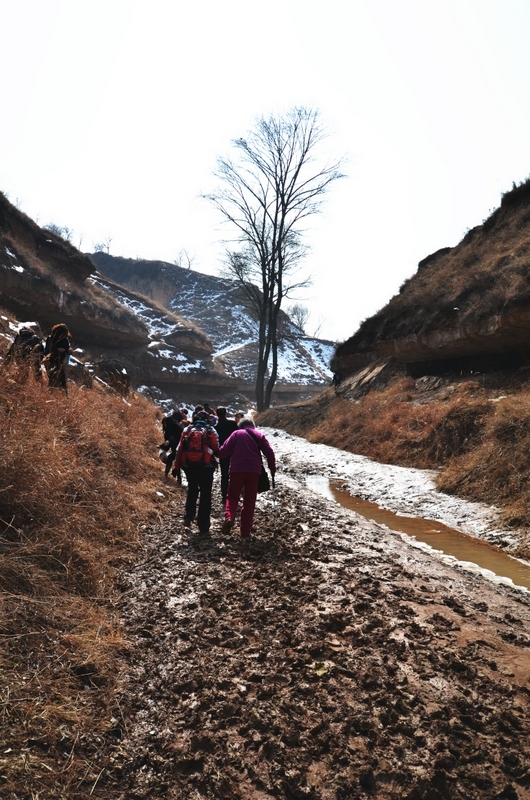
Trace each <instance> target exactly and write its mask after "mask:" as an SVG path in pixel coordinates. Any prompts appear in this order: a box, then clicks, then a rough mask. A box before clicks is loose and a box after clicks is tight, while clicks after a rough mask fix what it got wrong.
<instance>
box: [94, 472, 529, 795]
mask: <svg viewBox="0 0 530 800" xmlns="http://www.w3.org/2000/svg"><path fill="white" fill-rule="evenodd" d="M283 466H284V469H283V470H282V465H281V464H280V472H279V475H278V481H277V483H278V486H277V489H276V493H275V497H274V496H273V494H272V493H268V494H266V495H262V496H261V497H260V499H259V501H258V504H259V507H258V509H257V513H256V519H255V534H254V536H253V538H252V539H251V541H249V542H245V541H242V540H241V539H240V538H239V535H238V534H239V531H238V529H237V528H235V529H234V530H233V532H232V533H231V535H229V536H223V535H221V532H220V527H221V513H220V512H221V507H220V498H219V495H218V489H216V490H215V492H216V494H215V498H214V511H215V514H214V522H213V525H212V530H211V534H210V535H208V536H204V535H200V534H199V533H197V532H196V531H195V530H191V531H190V530H186V529H184V527H183V524H182V510H183V501H184V490H179V489H178V488H177V487H176V485H175V484H174V483H173V484H166V485H163V486H162V487H161V489H162V491H163V493H164V494H165V496H166V497H167V498H168V500H167V513H166V516H165V519H164V522H163V524H159V525H157V526H155V527H152V528H151V529H149V530H147V531H146V547H145V552H144V554H143V557H142V559H141V560H140V561H139V562H138V563H137V565H136V566H135V567H134V569H132V570H130V571H129V572H128V573H127V574H126V575H124V576H123V579H122V585H121V591H122V599H121V617H122V622H123V626H124V630H125V634H126V636H127V637H128V640H129V642H130V650H129V654H128V656H127V659H126V663H124V665H123V675H122V678H121V691H120V696H119V709H120V714H119V716H120V719H116V720H114V721H115V723H116V728H115V732H116V743H115V745H114V746H113V747H112V748H111V753H110V754H109V763H108V765H107V768H106V769H105V770H104V772H103V773H102V775H101V780H100V782H99V783H98V786H97V787H95V794H96V795H97V796H101V797H103V796H104V797H106V798H112V799H113V800H118V799H119V800H139V799H140V798H167V800H181V799H182V800H184V799H186V800H188V799H189V800H199V798H212V799H213V798H234V799H237V798H241V799H243V798H244V800H267V799H268V798H286V799H287V800H291V798H311V800H335V799H337V800H338V799H339V798H372V797H375V798H381V800H384V799H385V798H407V799H408V800H438V799H439V798H450V799H451V800H459V799H460V798H466V800H472V798H481V799H483V798H504V799H505V800H515V799H516V798H520V800H524V799H525V798H526V799H527V798H530V743H529V738H528V734H529V731H530V682H529V679H530V635H529V633H530V600H529V595H528V594H525V593H523V592H521V591H519V590H517V589H514V588H510V587H506V586H494V585H493V584H490V583H488V582H487V581H486V580H485V579H484V578H483V577H481V576H479V575H471V574H468V573H464V572H461V571H459V570H458V569H457V568H455V567H453V568H451V567H448V566H446V565H444V564H442V563H440V562H436V561H435V560H433V559H432V557H429V555H428V554H426V553H424V552H422V551H420V550H418V549H415V548H413V547H411V546H410V545H407V544H406V543H405V542H403V541H402V539H401V538H400V537H399V536H397V535H394V534H392V533H391V532H390V531H388V530H387V529H385V528H383V527H382V526H379V525H376V524H374V523H370V522H368V521H365V520H362V519H361V518H359V517H358V516H356V515H355V514H354V513H352V512H348V511H346V510H342V509H340V508H339V507H338V506H337V505H334V504H332V503H331V502H329V501H326V500H325V499H324V498H320V497H319V496H317V495H315V494H313V493H311V492H310V491H308V490H307V489H306V488H305V487H303V484H302V482H301V477H302V475H303V465H293V464H292V463H291V464H290V465H289V466H288V467H287V465H283Z"/></svg>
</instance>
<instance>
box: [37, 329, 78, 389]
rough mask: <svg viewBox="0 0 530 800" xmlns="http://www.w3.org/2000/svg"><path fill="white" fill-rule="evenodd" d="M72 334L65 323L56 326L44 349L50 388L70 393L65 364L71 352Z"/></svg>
mask: <svg viewBox="0 0 530 800" xmlns="http://www.w3.org/2000/svg"><path fill="white" fill-rule="evenodd" d="M71 338H72V334H71V333H70V331H69V330H68V328H67V326H66V325H65V324H64V322H59V323H58V324H57V325H54V326H53V328H52V331H51V333H50V335H49V336H48V338H47V339H46V346H45V348H44V353H45V355H44V366H45V367H46V372H47V373H48V386H49V388H50V389H63V390H64V391H65V392H68V389H67V387H66V374H65V371H64V367H65V364H66V363H67V360H68V353H69V351H70V339H71Z"/></svg>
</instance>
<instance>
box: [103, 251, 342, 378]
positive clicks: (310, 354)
mask: <svg viewBox="0 0 530 800" xmlns="http://www.w3.org/2000/svg"><path fill="white" fill-rule="evenodd" d="M92 258H93V261H94V263H95V264H97V266H98V269H100V270H101V271H102V272H103V274H104V275H107V276H108V277H110V278H112V280H114V281H116V282H117V283H119V284H121V285H122V286H129V283H130V286H131V288H132V287H134V290H135V291H140V292H142V291H143V292H147V293H148V295H149V296H150V297H151V296H159V297H160V296H161V294H164V295H165V297H166V298H167V299H165V300H164V305H165V307H166V308H167V309H168V310H170V311H173V312H174V313H175V314H177V315H178V316H179V317H181V318H182V319H184V320H189V321H190V322H192V323H194V324H195V325H196V326H197V327H198V328H200V329H201V330H202V331H203V332H204V333H205V334H206V335H207V336H208V337H209V338H210V340H211V342H212V358H213V362H214V363H215V364H216V365H217V366H219V367H221V368H222V369H224V371H225V373H226V374H227V376H229V377H230V378H233V379H236V380H237V379H240V380H242V381H245V382H250V383H253V382H254V381H255V378H256V366H257V339H258V325H257V323H256V320H255V318H254V317H253V314H252V311H251V309H250V308H249V306H248V300H247V298H246V297H245V295H244V293H242V291H241V287H240V286H239V284H238V283H237V282H236V281H233V280H229V279H227V278H219V277H216V276H213V275H206V274H204V273H201V272H196V271H195V270H192V269H183V268H181V267H178V266H176V265H174V264H169V263H166V262H162V261H156V262H152V261H141V260H140V261H138V260H136V261H134V260H131V259H123V258H117V257H116V258H115V257H112V256H110V255H108V254H103V253H96V254H94V255H93V256H92ZM98 278H99V275H98ZM100 285H104V284H103V283H102V282H100ZM173 286H174V294H173V295H172V296H171V288H172V287H173ZM168 287H169V295H168ZM108 288H109V290H110V291H112V292H113V294H114V295H115V296H116V297H117V299H118V300H119V301H120V302H122V303H123V304H124V305H127V307H128V308H130V309H131V310H132V311H134V312H135V313H137V314H138V315H139V316H140V317H141V318H142V320H143V322H144V323H145V325H146V327H147V328H148V330H149V335H150V338H151V339H152V341H153V342H159V343H160V344H161V345H164V346H165V345H166V343H167V341H164V338H165V337H167V335H168V334H170V333H171V330H170V326H168V323H167V321H166V322H164V319H163V317H161V316H160V312H159V311H157V310H156V309H153V308H147V307H145V308H144V307H142V304H141V302H140V301H139V299H138V296H136V297H135V298H134V300H133V299H132V298H131V297H129V296H128V295H127V293H126V291H125V292H124V293H121V292H120V293H119V294H117V293H116V288H115V287H110V286H109V287H108ZM157 292H158V294H157ZM153 312H154V315H153ZM157 315H158V319H157V318H156V317H157ZM280 333H281V336H282V343H281V345H280V350H279V354H278V356H279V363H278V378H277V382H278V383H281V384H291V385H292V384H295V385H302V386H306V385H307V386H322V385H326V384H329V382H330V381H331V375H332V374H331V371H330V367H329V364H330V360H331V357H332V355H333V352H334V347H335V345H334V343H333V342H329V341H322V340H319V339H316V338H312V337H308V336H306V335H304V334H303V333H301V331H300V329H299V328H297V327H296V326H295V325H294V324H293V322H292V321H291V320H290V318H289V317H288V315H287V314H285V313H284V312H280Z"/></svg>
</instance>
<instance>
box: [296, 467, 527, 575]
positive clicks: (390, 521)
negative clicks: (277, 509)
mask: <svg viewBox="0 0 530 800" xmlns="http://www.w3.org/2000/svg"><path fill="white" fill-rule="evenodd" d="M306 483H307V487H308V488H309V489H311V490H312V491H315V492H318V493H319V494H321V495H323V496H324V497H326V498H327V499H328V500H333V501H334V502H336V503H339V504H340V505H341V506H343V507H344V508H348V509H350V510H351V511H355V512H356V513H357V514H360V515H361V516H363V517H365V518H366V519H369V520H372V521H374V522H377V523H379V524H382V525H385V526H386V527H387V528H389V529H390V530H393V531H398V532H400V533H404V534H406V535H407V536H410V537H412V538H413V539H415V540H416V541H418V542H423V543H424V544H426V545H428V546H429V547H430V548H432V549H433V550H435V551H437V552H441V553H443V554H444V555H446V556H452V557H453V558H455V559H456V560H457V561H458V562H459V563H460V564H461V565H463V566H464V567H467V568H468V569H471V570H472V571H477V572H478V571H480V572H481V573H482V574H483V575H484V576H485V577H487V578H490V579H496V578H500V579H508V580H509V581H511V582H513V584H514V585H515V586H517V587H522V588H524V589H527V590H530V566H528V565H527V564H525V563H524V562H522V561H519V560H518V559H517V558H514V557H512V556H510V555H508V554H507V553H505V552H504V551H502V550H501V549H500V548H498V547H495V546H494V545H491V544H488V543H487V542H484V541H482V540H481V539H478V538H477V537H475V536H471V535H469V534H467V533H463V532H462V531H459V530H456V529H454V528H450V527H448V526H447V525H444V524H443V523H441V522H438V521H436V520H430V519H423V518H421V517H414V516H409V515H404V514H396V513H394V512H393V511H389V510H388V509H385V508H381V507H380V506H378V505H377V504H376V503H372V502H370V501H368V500H362V499H361V498H359V497H354V496H353V495H351V494H350V493H349V492H348V491H347V490H346V489H345V488H344V482H343V481H340V480H331V479H330V478H328V477H327V476H323V475H307V476H306ZM474 567H476V568H475V569H474Z"/></svg>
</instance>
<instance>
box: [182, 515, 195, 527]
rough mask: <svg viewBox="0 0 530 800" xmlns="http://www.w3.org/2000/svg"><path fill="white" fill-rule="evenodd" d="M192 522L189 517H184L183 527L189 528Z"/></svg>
mask: <svg viewBox="0 0 530 800" xmlns="http://www.w3.org/2000/svg"><path fill="white" fill-rule="evenodd" d="M192 523H193V520H192V518H191V517H184V527H185V528H191V526H192Z"/></svg>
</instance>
